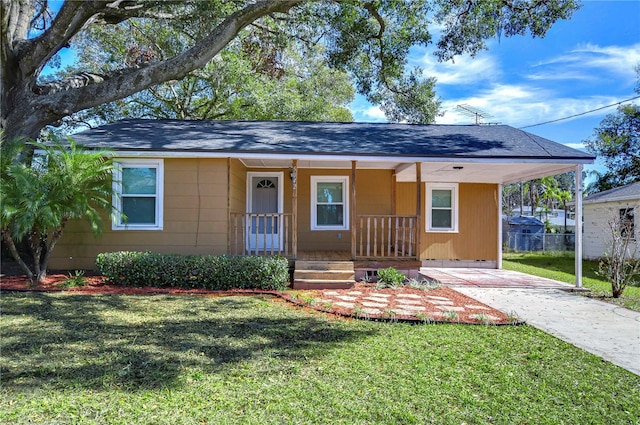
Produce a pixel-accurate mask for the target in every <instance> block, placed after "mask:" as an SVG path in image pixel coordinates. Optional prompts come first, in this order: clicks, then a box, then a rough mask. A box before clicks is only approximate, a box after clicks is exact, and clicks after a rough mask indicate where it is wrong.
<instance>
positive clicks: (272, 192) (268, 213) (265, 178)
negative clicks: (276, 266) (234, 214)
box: [247, 172, 283, 252]
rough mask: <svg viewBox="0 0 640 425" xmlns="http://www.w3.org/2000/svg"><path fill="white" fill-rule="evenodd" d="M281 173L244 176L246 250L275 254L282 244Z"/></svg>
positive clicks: (252, 173)
mask: <svg viewBox="0 0 640 425" xmlns="http://www.w3.org/2000/svg"><path fill="white" fill-rule="evenodd" d="M282 176H283V173H273V172H265V173H259V172H249V173H247V186H248V188H247V189H248V190H247V212H248V213H249V219H248V220H247V239H248V240H247V246H248V247H249V250H250V251H257V252H263V251H266V252H271V251H279V250H280V246H281V244H282V240H281V239H282V232H281V227H282V218H281V216H280V215H278V213H282Z"/></svg>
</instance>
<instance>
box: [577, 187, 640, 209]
mask: <svg viewBox="0 0 640 425" xmlns="http://www.w3.org/2000/svg"><path fill="white" fill-rule="evenodd" d="M631 199H640V182H636V183H631V184H628V185H626V186H621V187H616V188H613V189H609V190H605V191H603V192H599V193H594V194H593V195H589V196H587V197H586V198H584V200H583V203H585V204H594V203H598V202H615V201H625V200H631Z"/></svg>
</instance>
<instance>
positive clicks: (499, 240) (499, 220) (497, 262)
mask: <svg viewBox="0 0 640 425" xmlns="http://www.w3.org/2000/svg"><path fill="white" fill-rule="evenodd" d="M496 268H497V269H498V270H502V185H501V184H499V185H498V260H497V261H496Z"/></svg>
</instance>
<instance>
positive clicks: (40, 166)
mask: <svg viewBox="0 0 640 425" xmlns="http://www.w3.org/2000/svg"><path fill="white" fill-rule="evenodd" d="M0 146H1V148H2V160H1V161H0V167H1V169H0V199H1V200H2V206H1V214H0V217H1V220H0V224H1V228H2V239H3V240H4V241H5V242H6V244H7V246H8V248H9V250H10V252H11V255H12V256H13V257H14V259H15V260H16V261H17V262H18V264H19V265H20V266H21V267H22V269H23V270H24V271H25V273H26V275H27V277H28V278H29V279H30V280H31V281H32V282H33V283H38V282H40V281H42V280H43V279H44V278H45V277H46V273H47V264H48V262H49V258H50V256H51V253H52V251H53V248H54V247H55V245H56V243H57V242H58V240H60V237H61V236H62V233H63V231H64V229H65V227H66V225H67V223H68V222H69V221H70V220H75V219H84V220H86V221H88V223H89V225H90V226H91V229H92V231H93V232H94V234H96V235H99V234H100V233H101V232H102V230H103V223H102V217H101V212H103V211H105V210H106V211H109V212H111V213H113V208H112V206H111V178H112V177H111V176H112V169H113V165H112V162H111V160H110V159H109V156H108V153H107V152H104V151H88V150H85V149H84V148H82V147H81V146H79V145H77V144H76V143H74V142H73V140H71V139H69V141H68V144H65V145H63V144H62V143H60V142H58V141H56V142H54V143H52V144H42V143H37V142H29V143H27V144H26V148H25V143H24V141H5V140H2V135H0ZM27 149H35V150H34V151H33V155H27V154H26V152H27ZM20 240H26V242H27V245H28V246H29V249H30V251H31V256H32V260H33V261H32V264H33V268H30V267H29V265H28V264H27V262H26V261H25V260H24V259H23V258H22V257H21V255H20V253H19V252H18V249H17V247H16V241H20Z"/></svg>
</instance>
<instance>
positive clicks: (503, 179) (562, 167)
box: [242, 158, 575, 184]
mask: <svg viewBox="0 0 640 425" xmlns="http://www.w3.org/2000/svg"><path fill="white" fill-rule="evenodd" d="M353 159H354V160H356V159H357V158H353ZM242 162H243V163H244V165H245V166H247V167H248V168H289V167H291V166H292V160H291V159H283V158H273V159H272V158H242ZM421 164H422V181H428V182H436V183H440V182H442V183H496V184H509V183H515V182H519V181H525V180H530V179H535V178H541V177H545V176H552V175H556V174H561V173H565V172H568V171H574V170H575V164H567V163H547V162H531V161H522V162H518V161H517V160H513V162H508V161H504V160H502V161H494V162H492V161H486V160H485V161H482V162H478V161H437V162H422V163H421ZM298 168H330V169H351V158H349V159H348V160H336V159H332V160H313V159H299V160H298ZM357 168H358V169H385V170H389V169H393V170H395V174H396V180H397V181H398V182H414V181H416V165H415V163H407V162H401V161H393V160H390V161H362V160H358V161H357Z"/></svg>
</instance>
